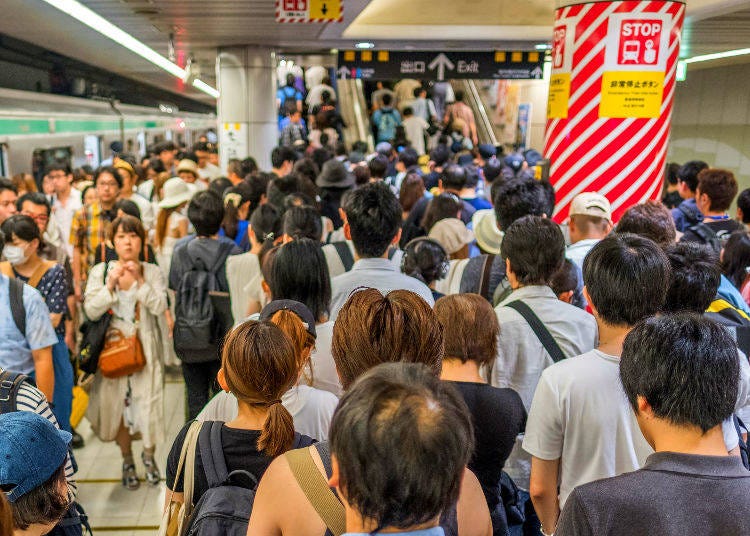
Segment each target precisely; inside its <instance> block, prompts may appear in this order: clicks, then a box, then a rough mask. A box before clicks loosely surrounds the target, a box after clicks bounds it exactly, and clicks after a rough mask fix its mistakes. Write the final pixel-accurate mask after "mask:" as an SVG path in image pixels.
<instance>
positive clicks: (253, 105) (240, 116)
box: [216, 46, 279, 170]
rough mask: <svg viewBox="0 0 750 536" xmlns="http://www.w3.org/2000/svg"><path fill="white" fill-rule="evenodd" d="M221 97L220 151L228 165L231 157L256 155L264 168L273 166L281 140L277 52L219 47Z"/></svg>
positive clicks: (218, 62) (241, 47) (217, 62)
mask: <svg viewBox="0 0 750 536" xmlns="http://www.w3.org/2000/svg"><path fill="white" fill-rule="evenodd" d="M216 78H217V80H218V89H219V92H220V93H221V95H220V97H219V103H218V110H219V153H220V159H221V166H222V168H223V169H226V166H227V162H228V161H229V159H230V158H240V159H242V158H246V157H248V156H252V157H253V158H255V159H256V160H257V161H258V166H260V168H261V169H266V170H267V169H270V168H271V151H272V150H273V148H274V147H275V146H276V145H277V143H278V137H279V132H278V124H277V118H276V54H275V53H274V52H273V51H272V50H271V49H268V48H260V47H249V46H238V47H227V48H222V49H220V50H219V55H218V58H217V60H216Z"/></svg>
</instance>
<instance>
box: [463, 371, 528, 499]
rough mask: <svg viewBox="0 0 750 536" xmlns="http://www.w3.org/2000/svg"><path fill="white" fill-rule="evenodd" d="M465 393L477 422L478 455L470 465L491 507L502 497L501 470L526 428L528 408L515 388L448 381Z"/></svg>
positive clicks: (476, 449) (467, 402)
mask: <svg viewBox="0 0 750 536" xmlns="http://www.w3.org/2000/svg"><path fill="white" fill-rule="evenodd" d="M448 383H451V384H453V385H454V386H455V387H456V389H458V391H459V392H460V393H461V395H462V396H463V398H464V401H465V402H466V405H467V406H468V407H469V412H470V413H471V417H472V421H473V423H474V441H475V444H476V445H475V449H474V455H473V456H472V457H471V461H470V462H469V469H471V470H472V471H473V472H474V474H475V475H476V477H477V479H478V480H479V483H480V484H481V485H482V491H484V494H485V498H486V499H487V504H488V505H489V507H490V511H492V510H493V509H494V507H495V506H497V504H498V502H499V497H500V473H502V470H503V467H504V465H505V461H506V460H507V459H508V456H510V453H511V451H512V450H513V445H514V444H515V442H516V436H518V434H520V433H521V432H523V431H524V430H525V429H526V410H525V409H524V407H523V402H522V401H521V397H520V396H519V395H518V393H516V392H515V391H514V390H512V389H499V388H497V387H492V386H491V385H487V384H486V383H470V382H453V381H451V382H448Z"/></svg>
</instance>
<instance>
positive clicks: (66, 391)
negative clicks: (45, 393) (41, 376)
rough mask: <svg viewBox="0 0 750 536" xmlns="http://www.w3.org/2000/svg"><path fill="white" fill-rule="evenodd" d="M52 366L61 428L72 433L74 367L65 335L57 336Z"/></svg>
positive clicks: (55, 404)
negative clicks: (71, 414) (71, 413)
mask: <svg viewBox="0 0 750 536" xmlns="http://www.w3.org/2000/svg"><path fill="white" fill-rule="evenodd" d="M52 366H53V368H54V370H55V391H54V394H53V396H54V407H53V408H52V413H54V414H55V418H56V419H57V423H58V424H59V425H60V428H62V429H63V430H65V431H66V432H70V431H71V429H70V412H71V408H72V406H73V381H74V378H73V366H72V365H71V364H70V354H69V353H68V346H67V345H66V344H65V335H60V334H58V335H57V344H55V345H54V346H53V347H52Z"/></svg>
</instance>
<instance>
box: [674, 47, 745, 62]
mask: <svg viewBox="0 0 750 536" xmlns="http://www.w3.org/2000/svg"><path fill="white" fill-rule="evenodd" d="M747 54H750V48H739V49H737V50H727V51H726V52H717V53H715V54H704V55H702V56H693V57H692V58H685V60H684V61H685V63H698V62H700V61H711V60H720V59H723V58H733V57H734V56H745V55H747Z"/></svg>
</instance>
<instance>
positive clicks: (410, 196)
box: [398, 173, 425, 212]
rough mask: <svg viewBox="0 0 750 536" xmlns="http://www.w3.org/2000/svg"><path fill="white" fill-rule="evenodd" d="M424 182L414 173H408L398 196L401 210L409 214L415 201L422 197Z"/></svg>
mask: <svg viewBox="0 0 750 536" xmlns="http://www.w3.org/2000/svg"><path fill="white" fill-rule="evenodd" d="M424 190H425V188H424V181H423V180H422V177H420V176H419V175H417V174H416V173H409V174H408V175H407V176H406V178H405V179H404V182H403V183H402V184H401V192H400V193H399V195H398V202H399V203H400V204H401V210H403V211H404V212H410V211H411V209H412V208H413V207H414V205H416V204H417V201H419V200H420V199H422V196H423V195H424Z"/></svg>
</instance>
